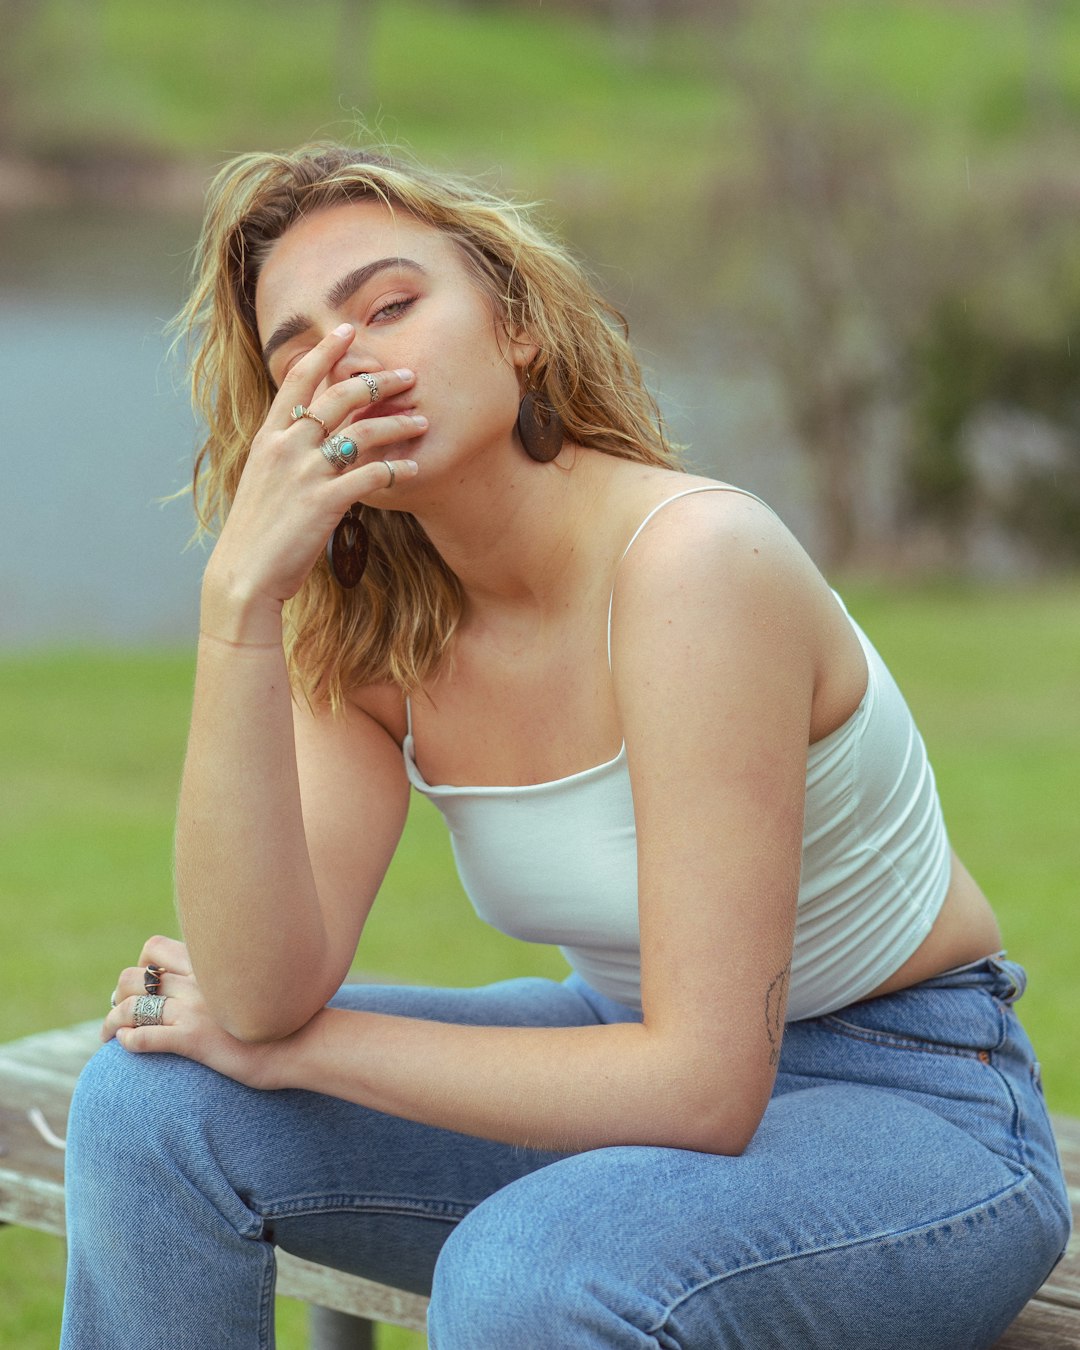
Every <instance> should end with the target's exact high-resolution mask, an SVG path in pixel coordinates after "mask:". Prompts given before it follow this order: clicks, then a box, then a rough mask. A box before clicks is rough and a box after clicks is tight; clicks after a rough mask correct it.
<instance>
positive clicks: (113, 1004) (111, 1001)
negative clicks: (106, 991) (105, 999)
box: [109, 989, 116, 1008]
mask: <svg viewBox="0 0 1080 1350" xmlns="http://www.w3.org/2000/svg"><path fill="white" fill-rule="evenodd" d="M109 1007H110V1008H115V1007H116V990H115V989H114V990H113V991H112V993H111V994H110V995H109Z"/></svg>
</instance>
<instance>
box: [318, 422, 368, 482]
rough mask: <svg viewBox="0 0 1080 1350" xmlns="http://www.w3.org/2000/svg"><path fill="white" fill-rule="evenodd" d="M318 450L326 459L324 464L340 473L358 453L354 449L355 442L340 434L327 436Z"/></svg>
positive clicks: (355, 448)
mask: <svg viewBox="0 0 1080 1350" xmlns="http://www.w3.org/2000/svg"><path fill="white" fill-rule="evenodd" d="M319 449H320V450H321V451H322V452H323V455H324V456H325V457H326V462H327V463H328V464H329V465H330V466H331V468H334V469H337V471H338V473H341V471H342V470H343V469H347V468H348V467H349V465H350V464H351V463H352V462H353V460H354V459H355V458H356V456H357V455H358V454H359V453H360V451H359V450H358V449H357V447H356V442H355V441H352V440H350V439H349V438H348V436H343V435H342V434H341V433H340V432H339V433H338V434H337V435H336V436H328V437H327V438H326V440H325V441H323V443H322V445H320V446H319Z"/></svg>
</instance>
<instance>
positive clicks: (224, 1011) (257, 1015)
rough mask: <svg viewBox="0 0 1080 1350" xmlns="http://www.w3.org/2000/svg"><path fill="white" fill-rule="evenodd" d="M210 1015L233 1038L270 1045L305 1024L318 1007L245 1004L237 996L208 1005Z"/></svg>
mask: <svg viewBox="0 0 1080 1350" xmlns="http://www.w3.org/2000/svg"><path fill="white" fill-rule="evenodd" d="M208 1011H209V1013H210V1016H211V1017H212V1018H213V1019H214V1021H215V1022H216V1023H217V1024H218V1026H219V1027H221V1029H222V1031H225V1032H227V1033H228V1034H229V1035H230V1036H232V1037H233V1039H234V1040H237V1041H240V1042H241V1044H243V1045H270V1044H271V1043H272V1042H274V1041H283V1040H285V1039H286V1038H287V1037H289V1036H291V1035H292V1034H293V1033H294V1032H296V1031H299V1030H300V1028H301V1027H302V1026H305V1025H306V1024H307V1023H308V1022H310V1020H311V1019H312V1017H314V1015H315V1013H316V1012H317V1011H318V1009H317V1008H310V1009H309V1008H307V1007H306V1006H305V1007H304V1008H302V1009H299V1008H295V1007H281V1006H280V1005H277V1006H275V1005H273V1004H271V1003H270V1002H269V1001H259V1002H253V1003H243V1002H240V1001H239V1000H237V999H236V998H230V999H228V1000H225V1001H223V1002H222V1003H221V1004H220V1005H219V1006H217V1007H215V1006H213V1005H209V1006H208Z"/></svg>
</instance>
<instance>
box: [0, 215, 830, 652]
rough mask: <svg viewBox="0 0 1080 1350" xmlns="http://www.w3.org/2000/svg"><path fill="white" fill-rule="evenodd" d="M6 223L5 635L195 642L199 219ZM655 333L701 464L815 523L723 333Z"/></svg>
mask: <svg viewBox="0 0 1080 1350" xmlns="http://www.w3.org/2000/svg"><path fill="white" fill-rule="evenodd" d="M3 226H4V235H3V249H2V252H0V399H2V404H0V408H2V413H0V472H2V482H0V648H7V649H13V648H20V647H26V646H38V645H42V644H66V643H91V644H93V643H100V644H105V645H113V644H122V643H131V642H179V643H182V644H187V643H188V642H190V641H191V640H192V638H193V637H194V634H195V632H196V631H197V621H196V616H197V596H198V585H199V578H200V575H201V571H202V566H203V563H204V557H205V555H204V554H203V552H202V550H201V549H199V548H196V549H190V550H189V549H186V544H187V541H188V539H189V537H190V535H191V532H192V527H193V518H192V512H191V507H190V504H189V501H188V500H186V499H183V498H181V499H180V500H177V501H172V502H168V503H166V504H162V502H161V499H162V498H163V497H166V496H168V495H169V494H171V493H174V492H176V491H177V490H178V489H182V488H183V487H184V486H185V485H186V484H187V482H188V481H189V475H190V469H191V463H192V457H193V454H194V450H195V446H196V443H197V439H198V437H197V429H196V426H195V423H194V419H193V417H192V414H191V412H190V408H189V405H188V395H187V391H186V388H185V387H184V383H183V372H182V371H181V370H180V369H178V367H177V366H176V365H174V364H171V363H170V362H169V361H168V360H167V358H166V347H167V344H166V340H165V338H164V337H163V335H162V330H163V327H164V322H165V320H166V319H167V318H168V316H169V315H170V314H171V313H172V312H173V310H174V309H175V308H176V305H177V303H178V301H179V299H180V296H181V292H182V284H183V280H182V278H183V255H184V250H185V249H186V248H187V247H188V246H189V244H190V241H191V239H192V238H193V237H194V226H193V225H192V224H191V223H190V222H176V221H172V220H164V219H162V218H159V217H139V216H137V215H135V214H133V213H131V212H116V213H114V214H109V213H105V214H102V213H97V214H95V215H92V216H88V215H86V214H85V213H83V214H80V215H78V216H72V215H65V214H57V213H45V214H41V215H36V216H30V215H23V216H20V217H19V218H17V220H15V221H12V220H11V219H9V220H7V221H5V222H3ZM646 318H647V316H646ZM642 327H643V328H644V330H645V331H646V332H647V330H648V323H647V322H646V323H645V324H644V325H642ZM649 345H650V344H649V343H648V341H647V339H646V343H645V346H646V351H645V360H646V363H647V364H648V365H649V366H651V368H652V371H653V380H654V383H655V384H656V386H657V387H658V391H659V394H660V401H661V404H662V407H663V409H664V413H665V416H666V418H667V420H668V423H669V428H670V430H671V432H672V434H673V436H674V438H675V439H676V440H679V441H682V442H684V443H688V444H691V445H693V447H694V453H693V460H692V463H693V466H694V467H697V468H699V469H700V470H701V471H702V472H706V473H712V474H715V475H716V476H718V477H723V478H731V479H733V480H734V481H737V482H739V483H741V484H743V485H744V486H746V487H749V488H751V489H753V490H754V491H757V492H760V493H761V494H762V495H764V496H765V497H766V498H767V499H769V500H770V501H771V502H772V503H773V504H774V505H775V506H776V507H777V509H778V510H780V511H781V513H782V514H784V515H785V517H786V518H787V519H788V521H789V523H790V524H792V525H793V526H794V527H795V528H796V530H797V531H799V530H805V528H807V527H808V521H807V519H806V516H807V513H806V509H805V501H806V490H805V483H804V481H803V474H802V471H801V466H800V465H799V463H798V461H797V460H796V459H795V458H794V457H793V455H792V452H791V450H790V447H789V446H787V445H785V444H784V438H783V433H782V430H781V428H780V427H779V426H778V425H770V420H769V418H768V416H765V417H764V418H763V416H762V410H763V408H764V409H766V410H767V408H768V405H769V403H770V398H769V396H768V391H767V390H765V389H763V388H762V387H761V382H760V381H754V380H748V379H746V378H745V377H744V378H742V379H740V380H736V379H735V378H734V377H733V376H732V375H731V374H730V373H728V374H723V373H721V369H720V363H719V362H718V361H717V359H716V353H715V352H711V351H710V348H709V344H708V343H707V342H704V343H702V344H699V346H698V349H697V350H698V351H699V353H700V354H699V356H698V357H697V358H696V359H695V360H693V361H692V362H691V363H689V364H688V363H687V361H686V359H685V357H683V358H681V359H679V360H674V359H672V357H671V355H670V352H669V353H668V354H667V358H666V359H665V357H664V355H663V354H661V355H657V354H656V353H655V352H653V351H650V350H649ZM750 447H752V448H753V453H748V451H749V449H750Z"/></svg>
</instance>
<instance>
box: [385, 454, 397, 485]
mask: <svg viewBox="0 0 1080 1350" xmlns="http://www.w3.org/2000/svg"><path fill="white" fill-rule="evenodd" d="M383 463H384V464H385V465H386V467H387V468H388V469H389V470H390V481H389V483H387V485H386V489H385V490H386V491H389V490H390V489H391V488H392V487H393V486H394V481H395V479H396V478H397V474H396V473H395V472H394V466H393V465H392V464H391V463H390V461H389V460H388V459H384V460H383Z"/></svg>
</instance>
